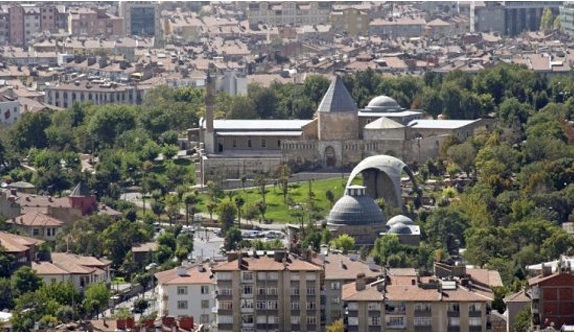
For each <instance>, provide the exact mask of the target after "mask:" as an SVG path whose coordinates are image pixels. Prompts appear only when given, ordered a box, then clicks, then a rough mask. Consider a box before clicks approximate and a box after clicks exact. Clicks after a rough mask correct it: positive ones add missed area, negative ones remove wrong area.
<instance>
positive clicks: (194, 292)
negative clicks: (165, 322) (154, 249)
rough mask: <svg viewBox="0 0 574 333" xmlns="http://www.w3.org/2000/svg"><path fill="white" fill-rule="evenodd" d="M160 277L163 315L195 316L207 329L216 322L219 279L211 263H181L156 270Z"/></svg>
mask: <svg viewBox="0 0 574 333" xmlns="http://www.w3.org/2000/svg"><path fill="white" fill-rule="evenodd" d="M155 277H156V279H157V280H158V290H159V292H158V294H159V295H158V297H159V299H158V302H159V316H160V317H163V316H171V317H175V318H180V317H184V316H191V317H193V318H194V321H195V322H196V323H197V324H198V325H201V324H203V325H204V327H205V328H206V329H207V331H211V328H212V327H213V328H214V327H216V326H215V325H216V324H215V312H213V310H214V309H215V280H214V279H213V275H212V273H211V270H210V268H209V266H207V265H203V264H195V265H190V266H189V267H185V266H180V267H177V268H174V269H170V270H167V271H163V272H158V273H156V274H155Z"/></svg>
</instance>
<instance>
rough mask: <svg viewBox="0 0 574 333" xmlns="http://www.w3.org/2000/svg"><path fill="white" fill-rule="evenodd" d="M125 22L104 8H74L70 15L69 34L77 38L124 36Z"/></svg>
mask: <svg viewBox="0 0 574 333" xmlns="http://www.w3.org/2000/svg"><path fill="white" fill-rule="evenodd" d="M123 21H124V20H123V19H122V18H121V17H117V16H115V15H112V14H110V13H107V12H106V10H105V9H104V8H94V9H89V8H72V9H70V10H69V13H68V32H69V33H70V34H71V35H76V36H77V35H82V36H105V37H111V36H122V35H123V34H124V25H123Z"/></svg>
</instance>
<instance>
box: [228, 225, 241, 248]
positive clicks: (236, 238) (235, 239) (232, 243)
mask: <svg viewBox="0 0 574 333" xmlns="http://www.w3.org/2000/svg"><path fill="white" fill-rule="evenodd" d="M242 240H243V237H241V231H240V230H239V229H238V228H237V227H235V226H232V227H231V228H230V229H229V230H227V232H226V233H225V239H224V242H223V247H224V248H225V250H226V251H232V250H236V249H237V244H239V243H240V242H241V241H242Z"/></svg>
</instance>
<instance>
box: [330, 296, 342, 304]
mask: <svg viewBox="0 0 574 333" xmlns="http://www.w3.org/2000/svg"><path fill="white" fill-rule="evenodd" d="M331 303H333V304H341V298H340V297H339V296H333V297H332V298H331Z"/></svg>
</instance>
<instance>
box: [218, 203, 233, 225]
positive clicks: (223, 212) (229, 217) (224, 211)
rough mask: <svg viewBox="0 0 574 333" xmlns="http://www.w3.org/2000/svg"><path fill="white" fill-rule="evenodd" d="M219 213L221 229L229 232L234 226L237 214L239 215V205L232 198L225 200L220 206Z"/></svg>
mask: <svg viewBox="0 0 574 333" xmlns="http://www.w3.org/2000/svg"><path fill="white" fill-rule="evenodd" d="M217 214H218V223H219V224H220V225H221V229H222V230H223V232H227V231H228V230H229V229H230V228H231V227H232V226H233V223H234V220H235V216H237V207H236V206H235V204H234V203H232V202H231V201H230V200H223V201H221V203H220V204H219V206H218V209H217Z"/></svg>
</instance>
